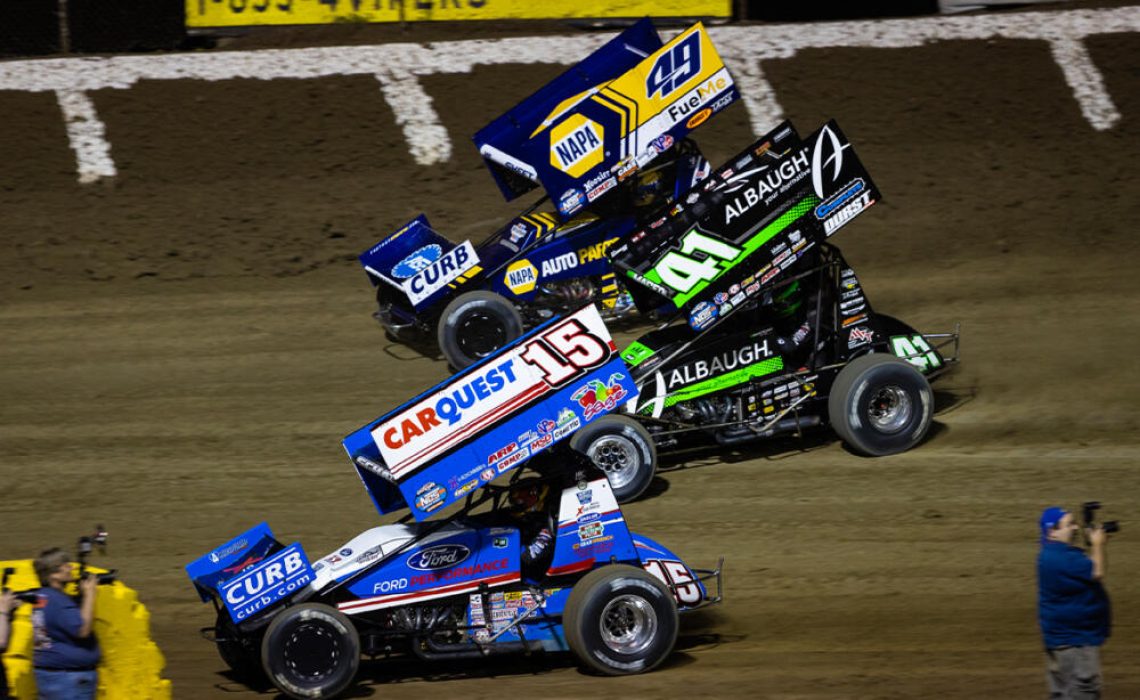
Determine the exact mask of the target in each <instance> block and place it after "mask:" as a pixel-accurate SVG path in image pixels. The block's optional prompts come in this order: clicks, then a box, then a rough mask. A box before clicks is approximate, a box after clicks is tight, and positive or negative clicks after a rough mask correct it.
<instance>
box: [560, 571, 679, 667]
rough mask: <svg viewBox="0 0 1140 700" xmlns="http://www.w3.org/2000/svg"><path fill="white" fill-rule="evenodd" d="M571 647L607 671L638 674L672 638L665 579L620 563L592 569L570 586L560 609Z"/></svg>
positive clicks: (660, 656)
mask: <svg viewBox="0 0 1140 700" xmlns="http://www.w3.org/2000/svg"><path fill="white" fill-rule="evenodd" d="M562 627H563V629H564V630H565V632H566V641H567V643H569V645H570V650H571V651H572V652H574V655H575V656H577V657H578V659H579V660H580V661H581V662H582V663H583V664H585V665H586V666H588V667H590V668H592V669H594V670H595V671H598V672H599V673H604V674H606V675H607V676H620V675H626V674H631V673H643V672H645V671H648V670H650V669H652V668H653V667H655V666H657V664H659V663H661V662H662V661H664V660H665V657H667V656H668V655H669V653H670V652H672V651H673V645H674V644H676V642H677V628H678V620H677V602H676V601H675V600H674V599H673V594H672V593H671V592H670V591H669V589H668V588H666V587H665V584H663V583H661V581H659V580H657V579H656V578H654V577H653V576H652V575H650V574H648V573H646V572H645V571H642V570H641V569H635V568H634V567H632V566H626V565H625V564H616V565H613V566H605V567H602V568H600V569H595V570H594V571H591V572H590V573H588V574H586V576H585V577H584V578H583V579H582V580H581V581H579V582H578V583H577V584H576V585H575V586H574V589H573V590H571V591H570V598H569V599H568V600H567V601H566V608H565V611H564V612H563V613H562Z"/></svg>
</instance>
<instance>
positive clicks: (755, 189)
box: [724, 151, 809, 224]
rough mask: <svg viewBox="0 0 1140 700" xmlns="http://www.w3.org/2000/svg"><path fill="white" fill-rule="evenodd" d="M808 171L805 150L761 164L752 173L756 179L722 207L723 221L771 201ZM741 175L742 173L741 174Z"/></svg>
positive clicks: (728, 220) (727, 221)
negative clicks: (767, 163) (773, 161)
mask: <svg viewBox="0 0 1140 700" xmlns="http://www.w3.org/2000/svg"><path fill="white" fill-rule="evenodd" d="M808 172H809V165H808V156H807V152H806V151H799V152H798V153H794V154H792V155H791V156H788V157H786V158H784V159H782V160H781V161H780V162H779V165H776V166H774V167H773V166H771V165H762V166H760V167H759V168H758V169H757V170H755V171H753V173H750V174H755V175H757V178H756V181H755V182H752V183H750V184H748V185H746V186H745V188H744V190H743V191H742V192H740V193H739V194H737V195H736V196H735V197H734V198H733V199H732V201H731V202H729V203H728V205H727V206H725V208H724V223H725V224H728V223H730V222H731V221H732V220H733V219H735V218H737V217H739V216H743V215H744V214H746V213H747V212H748V211H749V210H751V209H752V207H754V206H756V205H757V204H760V203H761V202H763V203H764V204H765V205H767V204H769V203H771V201H772V199H773V198H774V197H775V196H776V195H778V194H779V193H781V192H783V191H786V190H787V188H788V187H790V186H792V185H793V184H795V183H796V182H799V180H800V179H801V178H803V177H804V176H805V175H807V173H808ZM741 177H743V175H741Z"/></svg>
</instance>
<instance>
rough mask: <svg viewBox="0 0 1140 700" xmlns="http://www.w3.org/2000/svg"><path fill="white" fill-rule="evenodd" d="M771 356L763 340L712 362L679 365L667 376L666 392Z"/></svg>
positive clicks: (722, 354)
mask: <svg viewBox="0 0 1140 700" xmlns="http://www.w3.org/2000/svg"><path fill="white" fill-rule="evenodd" d="M771 356H772V352H771V351H770V350H769V349H768V339H767V338H765V339H764V340H763V341H762V342H759V343H752V344H751V345H745V346H743V347H740V348H737V349H736V350H732V351H729V352H725V353H721V354H719V355H717V356H715V357H713V359H712V360H697V361H696V362H691V363H688V364H684V365H681V366H680V367H678V368H676V369H674V370H673V371H672V372H671V373H670V374H669V382H668V391H670V392H671V391H673V390H674V389H677V388H679V387H682V386H687V385H689V384H693V383H695V382H699V381H701V380H703V379H708V378H709V377H713V376H718V375H721V374H725V373H727V372H731V371H732V370H734V369H739V368H742V367H747V366H748V365H751V364H755V363H756V362H759V361H761V360H763V359H765V358H768V357H771Z"/></svg>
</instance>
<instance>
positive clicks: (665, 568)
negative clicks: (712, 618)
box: [645, 559, 702, 605]
mask: <svg viewBox="0 0 1140 700" xmlns="http://www.w3.org/2000/svg"><path fill="white" fill-rule="evenodd" d="M645 570H646V571H648V572H649V573H651V574H653V575H654V576H656V577H657V578H659V579H661V581H662V582H663V583H665V585H667V586H669V588H671V589H672V590H673V595H674V596H676V598H677V602H678V603H680V604H681V605H696V604H697V603H700V602H701V598H702V596H701V587H700V585H699V584H698V583H697V582H696V579H694V578H693V576H692V574H690V573H689V569H688V568H687V567H686V566H685V565H684V564H682V563H681V562H679V561H667V560H664V559H650V560H649V561H647V562H645Z"/></svg>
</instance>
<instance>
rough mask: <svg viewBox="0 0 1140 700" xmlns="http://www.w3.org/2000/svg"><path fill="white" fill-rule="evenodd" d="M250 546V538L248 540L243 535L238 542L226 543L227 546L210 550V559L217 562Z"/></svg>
mask: <svg viewBox="0 0 1140 700" xmlns="http://www.w3.org/2000/svg"><path fill="white" fill-rule="evenodd" d="M248 546H249V540H247V539H245V538H244V537H243V538H241V539H240V540H238V541H237V542H234V543H233V544H229V545H226V546H225V547H222V548H221V549H218V550H216V551H213V552H210V561H212V562H214V563H215V564H217V563H218V562H220V561H221V560H223V559H225V558H226V557H228V556H230V555H231V554H237V553H238V552H240V551H242V550H243V549H245V548H246V547H248Z"/></svg>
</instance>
